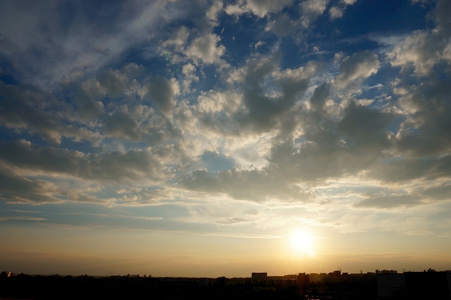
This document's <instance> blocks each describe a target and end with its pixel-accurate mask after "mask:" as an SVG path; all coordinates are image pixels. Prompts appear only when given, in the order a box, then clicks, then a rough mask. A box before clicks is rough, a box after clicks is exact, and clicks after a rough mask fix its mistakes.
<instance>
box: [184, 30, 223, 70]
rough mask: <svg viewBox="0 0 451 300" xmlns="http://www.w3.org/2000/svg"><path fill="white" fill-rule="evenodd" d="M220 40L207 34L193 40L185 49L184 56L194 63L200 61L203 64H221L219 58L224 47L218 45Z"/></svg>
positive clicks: (213, 35)
mask: <svg viewBox="0 0 451 300" xmlns="http://www.w3.org/2000/svg"><path fill="white" fill-rule="evenodd" d="M220 40H221V38H220V37H219V36H217V35H215V34H212V33H208V34H206V35H204V36H200V37H198V38H196V39H194V40H193V41H192V42H191V44H190V45H189V46H188V47H187V49H186V55H187V56H188V57H189V58H191V59H193V60H194V61H198V60H200V61H202V62H203V63H205V64H214V63H216V64H220V63H223V61H222V60H221V56H222V55H223V54H224V52H225V47H224V46H222V45H218V42H219V41H220Z"/></svg>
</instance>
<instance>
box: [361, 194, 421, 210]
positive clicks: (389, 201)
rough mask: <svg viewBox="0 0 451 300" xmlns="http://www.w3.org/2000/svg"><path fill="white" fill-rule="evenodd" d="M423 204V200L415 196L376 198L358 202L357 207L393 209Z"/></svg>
mask: <svg viewBox="0 0 451 300" xmlns="http://www.w3.org/2000/svg"><path fill="white" fill-rule="evenodd" d="M419 204H422V201H421V198H420V197H419V196H415V195H386V196H375V197H370V198H367V199H364V200H361V201H359V202H357V203H356V204H355V205H354V206H355V207H368V208H370V207H371V208H383V209H392V208H395V207H409V206H416V205H419Z"/></svg>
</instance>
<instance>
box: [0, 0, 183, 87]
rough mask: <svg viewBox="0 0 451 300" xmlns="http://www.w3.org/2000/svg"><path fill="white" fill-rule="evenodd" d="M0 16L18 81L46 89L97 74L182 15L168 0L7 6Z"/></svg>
mask: <svg viewBox="0 0 451 300" xmlns="http://www.w3.org/2000/svg"><path fill="white" fill-rule="evenodd" d="M102 10H103V11H105V13H103V14H98V13H97V12H99V11H102ZM0 11H1V12H2V14H1V17H0V20H1V21H0V28H3V30H1V31H0V33H1V34H2V35H3V36H4V38H5V39H6V40H7V41H8V42H9V43H10V44H11V45H14V47H15V48H16V49H17V50H18V51H15V52H10V53H9V54H8V55H7V57H8V60H10V61H12V62H14V66H15V70H14V76H16V77H20V78H23V79H24V80H25V81H26V82H28V83H33V84H36V83H38V84H40V85H41V86H47V87H48V86H54V84H55V83H58V82H60V81H61V80H62V79H63V78H64V77H65V76H67V75H68V74H70V73H72V72H78V71H82V72H93V73H95V72H96V71H97V70H98V69H99V68H101V67H102V66H104V65H105V64H107V63H108V62H109V61H110V60H111V59H113V58H115V57H117V56H118V55H120V54H121V53H122V52H123V51H124V50H125V49H126V48H128V47H130V45H132V44H135V43H137V42H140V41H143V40H146V39H147V37H148V33H149V31H150V30H151V29H152V28H155V26H156V25H157V24H159V25H161V24H163V23H165V22H166V21H168V20H171V19H175V18H177V17H178V15H181V14H182V12H181V11H178V10H177V7H174V6H173V5H170V3H168V2H167V1H153V2H151V3H143V2H141V1H134V0H130V1H126V2H122V3H119V2H116V3H110V4H109V5H108V6H107V7H106V6H102V5H101V4H99V3H98V2H91V3H89V4H86V3H85V4H81V3H76V2H72V1H70V2H66V1H63V2H53V1H42V2H35V3H32V4H30V5H26V6H23V5H21V4H18V3H17V2H15V1H4V2H2V4H1V5H0ZM36 11H42V12H43V14H40V15H37V14H36V13H35V12H36ZM93 15H95V16H96V17H92V16H93ZM16 24H21V25H20V26H16ZM6 29H7V30H6Z"/></svg>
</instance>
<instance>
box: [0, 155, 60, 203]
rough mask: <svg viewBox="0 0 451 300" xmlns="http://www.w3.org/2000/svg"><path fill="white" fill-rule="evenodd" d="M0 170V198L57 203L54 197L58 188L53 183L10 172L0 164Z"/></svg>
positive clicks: (19, 201) (12, 200)
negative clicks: (0, 166)
mask: <svg viewBox="0 0 451 300" xmlns="http://www.w3.org/2000/svg"><path fill="white" fill-rule="evenodd" d="M2 165H3V166H2V168H1V169H2V171H0V190H1V191H2V192H1V194H0V199H1V200H3V201H6V202H8V203H34V204H44V203H59V202H62V201H61V200H60V199H58V198H57V197H55V194H58V189H57V186H56V185H55V184H53V183H52V182H49V181H45V180H30V179H28V178H26V177H22V176H18V175H16V174H14V173H13V172H11V170H10V169H9V168H8V167H5V165H4V164H2Z"/></svg>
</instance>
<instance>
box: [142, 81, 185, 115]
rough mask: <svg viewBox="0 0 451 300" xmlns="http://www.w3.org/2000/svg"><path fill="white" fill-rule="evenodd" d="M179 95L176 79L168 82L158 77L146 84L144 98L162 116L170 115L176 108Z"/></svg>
mask: <svg viewBox="0 0 451 300" xmlns="http://www.w3.org/2000/svg"><path fill="white" fill-rule="evenodd" d="M179 93H180V87H179V84H178V81H177V80H176V79H174V78H172V79H170V80H168V79H166V78H163V77H159V76H158V77H153V78H151V79H150V81H149V83H148V84H147V93H146V98H147V99H149V100H150V101H151V102H152V103H153V104H155V106H156V107H157V108H158V109H159V110H160V111H161V112H162V113H163V114H164V115H170V114H171V112H172V110H173V109H174V108H175V106H176V103H177V98H176V97H177V95H179Z"/></svg>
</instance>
